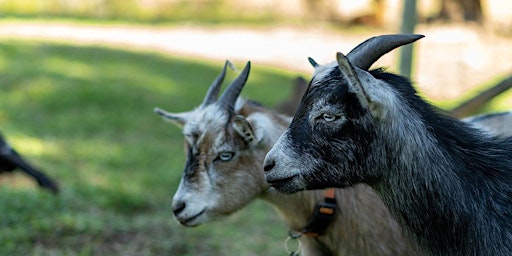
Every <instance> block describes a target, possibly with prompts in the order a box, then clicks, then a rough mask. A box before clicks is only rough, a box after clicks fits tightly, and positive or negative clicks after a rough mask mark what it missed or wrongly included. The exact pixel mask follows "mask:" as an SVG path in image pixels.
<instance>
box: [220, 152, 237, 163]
mask: <svg viewBox="0 0 512 256" xmlns="http://www.w3.org/2000/svg"><path fill="white" fill-rule="evenodd" d="M233 156H235V153H233V152H221V153H220V154H219V156H218V157H217V158H218V159H219V160H221V161H224V162H226V161H230V160H231V159H232V158H233Z"/></svg>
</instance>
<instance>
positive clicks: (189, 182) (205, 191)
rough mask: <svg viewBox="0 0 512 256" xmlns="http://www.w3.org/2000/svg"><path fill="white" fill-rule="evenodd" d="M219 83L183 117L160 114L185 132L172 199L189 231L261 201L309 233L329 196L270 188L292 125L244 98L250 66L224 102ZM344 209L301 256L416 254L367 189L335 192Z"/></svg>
mask: <svg viewBox="0 0 512 256" xmlns="http://www.w3.org/2000/svg"><path fill="white" fill-rule="evenodd" d="M228 63H229V62H226V65H225V66H224V69H223V71H222V73H221V75H220V76H219V77H218V78H217V79H216V80H215V81H214V82H213V83H212V85H211V86H210V89H209V90H208V93H207V95H206V97H205V99H204V101H203V103H202V104H201V105H200V106H199V107H197V108H196V109H194V110H192V111H189V112H183V113H169V112H165V111H163V110H161V109H158V108H157V109H155V112H156V113H158V114H159V115H161V116H162V117H163V118H164V119H166V120H168V121H171V122H172V123H174V124H177V125H178V126H180V127H182V128H183V134H184V135H185V148H186V152H187V161H186V166H185V169H184V171H183V176H182V178H181V181H180V185H179V187H178V190H177V191H176V194H175V195H174V198H173V203H172V210H173V212H174V215H175V218H176V219H177V220H178V221H179V222H180V223H181V224H183V225H185V226H197V225H200V224H202V223H205V222H208V221H211V220H215V219H218V218H220V217H224V216H228V215H230V214H231V213H233V212H235V211H238V210H240V209H242V208H243V207H244V206H246V205H247V204H248V203H250V202H251V201H252V200H254V199H255V198H259V199H263V200H265V201H267V202H268V203H270V204H271V205H273V206H274V207H275V209H276V210H277V211H278V212H279V213H280V215H281V216H282V218H283V219H284V221H285V222H286V224H287V225H288V226H289V228H290V230H295V231H299V232H300V231H302V229H303V228H304V226H306V225H307V224H308V221H309V219H310V218H311V215H312V213H313V211H314V209H315V206H316V204H317V203H319V202H322V201H323V200H324V191H323V190H318V191H306V192H300V193H296V194H292V195H286V194H281V193H279V192H277V191H275V190H273V189H272V188H270V187H269V184H268V183H267V182H266V181H265V178H264V172H263V168H262V163H263V159H264V157H265V154H266V153H267V152H268V151H269V149H270V148H271V147H272V145H273V144H274V142H275V141H276V140H277V139H278V138H279V136H280V135H281V134H282V133H283V131H284V130H285V129H286V127H287V126H288V124H289V123H290V121H291V119H290V118H289V117H287V116H283V115H280V114H277V113H276V112H273V111H272V110H269V109H267V108H264V107H263V106H261V105H259V104H257V103H255V102H252V101H247V100H244V99H243V98H240V97H239V94H240V91H241V90H242V87H243V86H244V84H245V82H246V80H247V77H248V75H249V69H250V63H248V64H247V66H246V67H245V69H244V70H243V71H242V73H241V74H240V75H239V76H238V77H237V78H236V79H235V80H234V81H233V82H232V84H231V85H230V86H229V87H228V88H227V89H226V91H225V92H224V93H223V94H222V96H221V98H220V99H219V100H217V95H218V94H219V89H220V86H221V84H222V81H223V79H224V75H225V73H226V67H227V65H228ZM335 197H336V201H337V206H338V209H337V210H336V211H335V216H334V219H333V220H332V222H331V223H330V225H329V226H328V227H327V229H326V230H325V232H324V233H323V235H321V236H317V237H311V236H306V235H303V236H301V237H300V238H299V239H300V241H301V244H302V247H301V248H302V250H301V253H302V255H415V254H416V253H415V250H413V248H412V246H411V245H410V243H409V242H408V241H407V240H406V239H405V238H404V236H403V235H402V231H401V229H400V227H399V225H398V224H397V223H396V222H395V220H394V219H393V218H392V217H391V215H390V213H389V212H388V210H387V208H386V207H385V206H384V204H383V203H382V202H381V200H380V198H379V197H378V196H377V195H376V194H375V193H374V192H373V190H372V189H370V188H369V187H368V186H365V185H361V186H355V187H353V188H348V189H343V190H342V189H337V190H336V191H335Z"/></svg>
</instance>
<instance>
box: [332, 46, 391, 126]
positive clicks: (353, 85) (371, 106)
mask: <svg viewBox="0 0 512 256" xmlns="http://www.w3.org/2000/svg"><path fill="white" fill-rule="evenodd" d="M336 61H337V62H338V68H339V69H340V71H341V74H342V75H343V76H344V77H345V79H347V82H348V86H349V91H351V92H353V93H355V94H356V95H357V98H358V99H359V103H360V104H361V106H362V107H363V108H366V109H368V110H369V111H370V113H372V115H373V116H374V117H375V118H377V119H381V118H382V116H383V109H382V105H381V104H380V103H379V102H378V99H377V98H378V97H376V95H372V92H375V90H374V89H372V88H370V87H371V86H374V85H371V84H370V83H371V81H372V79H373V80H375V78H373V77H372V76H371V75H370V74H368V77H367V76H365V77H364V79H360V77H359V76H358V74H357V72H356V70H355V69H354V67H353V66H352V64H350V62H349V60H348V59H347V57H346V56H345V55H343V54H342V53H340V52H338V53H336ZM361 72H366V71H361ZM367 78H370V79H367ZM361 80H363V81H364V82H365V84H363V83H361ZM375 82H376V83H378V81H375Z"/></svg>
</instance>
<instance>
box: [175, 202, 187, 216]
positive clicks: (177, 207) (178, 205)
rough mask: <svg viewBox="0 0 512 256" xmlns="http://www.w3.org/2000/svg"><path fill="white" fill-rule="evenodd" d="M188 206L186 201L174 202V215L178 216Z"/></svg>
mask: <svg viewBox="0 0 512 256" xmlns="http://www.w3.org/2000/svg"><path fill="white" fill-rule="evenodd" d="M186 206H187V205H186V204H185V202H184V201H177V202H172V212H174V215H177V214H179V213H180V212H181V211H183V209H185V207H186Z"/></svg>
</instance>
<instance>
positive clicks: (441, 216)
mask: <svg viewBox="0 0 512 256" xmlns="http://www.w3.org/2000/svg"><path fill="white" fill-rule="evenodd" d="M403 125H404V127H399V128H398V129H396V127H395V129H389V128H388V129H386V132H390V133H393V132H402V134H398V133H397V134H393V135H392V136H390V137H388V138H394V141H393V142H389V143H387V144H386V145H388V147H387V148H382V147H381V149H380V150H382V151H381V152H379V154H382V155H383V156H385V157H382V158H381V159H394V161H384V162H382V163H381V165H380V168H382V169H383V170H385V173H384V174H383V175H382V178H383V179H382V180H381V181H380V182H378V183H376V184H373V185H372V186H373V187H374V188H375V189H376V190H377V191H378V192H379V194H380V195H381V197H382V199H383V201H384V202H385V203H386V205H387V206H388V207H389V208H390V210H391V211H392V213H393V214H394V215H395V217H396V218H397V219H398V220H399V222H401V223H402V225H403V226H404V227H405V228H406V230H408V231H409V232H410V233H411V234H412V235H413V237H415V238H416V240H417V241H418V242H419V244H420V245H421V246H422V247H424V248H427V250H431V252H432V254H433V255H437V254H439V255H443V254H449V255H479V254H481V253H483V251H481V250H482V248H485V244H479V243H480V242H481V241H482V240H481V239H479V237H480V236H481V235H482V234H494V235H497V236H499V235H500V234H498V232H499V231H497V230H499V227H498V228H496V223H498V225H501V224H503V225H508V224H504V223H503V220H499V219H498V220H497V219H496V218H499V216H498V215H499V214H496V212H494V211H495V210H496V209H491V208H492V207H490V205H494V203H495V201H494V199H493V198H489V195H491V194H493V195H494V194H499V193H502V192H503V191H499V190H500V186H499V184H490V183H496V181H495V180H491V179H492V178H490V177H486V175H485V174H484V172H486V171H489V170H488V169H487V168H482V167H483V166H482V165H479V164H475V163H472V162H476V161H480V162H483V163H492V162H495V161H498V162H499V161H501V160H505V161H508V162H509V163H511V164H512V162H511V159H510V157H508V160H507V159H499V158H500V157H494V159H489V154H487V155H486V154H481V153H480V154H479V150H482V151H480V152H483V149H484V148H483V147H482V144H481V138H480V137H479V135H481V134H476V133H475V131H472V130H471V129H467V127H465V125H463V124H461V125H460V127H459V129H455V130H453V131H449V132H446V130H445V131H444V134H440V133H439V132H438V133H436V131H430V132H428V131H427V130H428V129H426V125H425V124H419V123H416V124H415V123H405V122H404V124H403ZM407 125H409V127H405V126H407ZM453 127H457V125H454V126H452V127H450V128H453ZM403 131H408V132H409V133H411V134H403V133H404V132H403ZM425 131H427V132H425ZM413 133H414V134H413ZM397 138H398V139H397ZM467 141H472V143H473V144H471V147H468V146H467V145H468V143H467ZM381 143H382V141H381ZM448 144H449V146H447V145H448ZM475 147H476V148H475ZM478 147H480V148H478ZM485 150H489V148H486V149H485ZM494 153H496V152H494ZM491 154H492V153H491ZM470 162H471V163H470ZM491 165H492V164H491ZM376 168H379V167H376ZM488 168H490V169H493V168H495V167H492V166H489V167H488ZM509 168H510V167H509ZM484 169H485V170H484ZM491 171H494V169H493V170H491ZM507 180H508V181H510V178H507ZM495 185H498V186H495ZM490 187H493V189H492V190H493V191H491V189H489V188H490ZM510 192H511V191H510V190H509V191H506V193H508V194H510ZM500 200H501V199H500ZM499 207H504V208H508V209H506V210H512V209H510V205H499ZM502 210H503V209H502ZM502 217H503V216H502ZM489 218H490V219H489ZM493 218H494V219H493ZM501 235H504V234H501ZM509 235H510V234H509ZM480 238H481V237H480ZM496 240H498V239H496ZM487 242H488V241H487ZM481 243H485V242H481ZM468 244H471V245H470V246H468ZM453 248H456V250H455V251H454V249H453Z"/></svg>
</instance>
